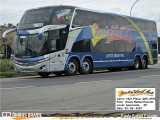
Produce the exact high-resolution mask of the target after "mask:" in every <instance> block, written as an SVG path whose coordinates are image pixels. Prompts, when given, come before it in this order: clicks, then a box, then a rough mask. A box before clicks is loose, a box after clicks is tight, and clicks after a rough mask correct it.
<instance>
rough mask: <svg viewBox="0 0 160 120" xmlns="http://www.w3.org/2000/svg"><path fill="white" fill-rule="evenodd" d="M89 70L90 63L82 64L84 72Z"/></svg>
mask: <svg viewBox="0 0 160 120" xmlns="http://www.w3.org/2000/svg"><path fill="white" fill-rule="evenodd" d="M89 68H90V66H89V63H88V62H87V61H84V62H83V64H82V69H83V71H85V72H88V71H89Z"/></svg>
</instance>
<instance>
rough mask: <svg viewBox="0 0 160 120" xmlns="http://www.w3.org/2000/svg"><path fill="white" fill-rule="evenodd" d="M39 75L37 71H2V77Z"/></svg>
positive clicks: (0, 74)
mask: <svg viewBox="0 0 160 120" xmlns="http://www.w3.org/2000/svg"><path fill="white" fill-rule="evenodd" d="M32 75H37V73H34V72H29V73H28V72H27V73H26V72H0V77H7V78H9V77H21V76H32Z"/></svg>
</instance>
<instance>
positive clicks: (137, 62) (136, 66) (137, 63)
mask: <svg viewBox="0 0 160 120" xmlns="http://www.w3.org/2000/svg"><path fill="white" fill-rule="evenodd" d="M140 66H141V61H140V59H139V58H138V57H135V59H134V65H133V69H134V70H139V69H140Z"/></svg>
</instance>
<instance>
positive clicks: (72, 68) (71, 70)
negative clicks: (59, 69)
mask: <svg viewBox="0 0 160 120" xmlns="http://www.w3.org/2000/svg"><path fill="white" fill-rule="evenodd" d="M68 71H69V72H71V73H74V72H75V71H76V65H75V64H74V63H73V62H69V64H68Z"/></svg>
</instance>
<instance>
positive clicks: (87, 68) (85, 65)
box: [79, 58, 92, 74]
mask: <svg viewBox="0 0 160 120" xmlns="http://www.w3.org/2000/svg"><path fill="white" fill-rule="evenodd" d="M79 73H80V74H90V73H92V63H91V61H90V60H89V59H87V58H86V59H84V61H83V62H82V67H81V68H80V70H79Z"/></svg>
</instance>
